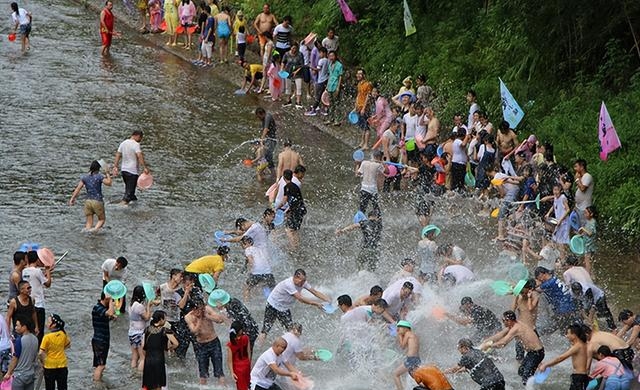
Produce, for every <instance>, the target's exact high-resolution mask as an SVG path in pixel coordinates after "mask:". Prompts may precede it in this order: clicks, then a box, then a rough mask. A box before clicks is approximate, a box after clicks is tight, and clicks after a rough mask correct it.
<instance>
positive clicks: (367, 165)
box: [358, 160, 384, 194]
mask: <svg viewBox="0 0 640 390" xmlns="http://www.w3.org/2000/svg"><path fill="white" fill-rule="evenodd" d="M358 173H360V174H361V175H362V183H361V185H360V189H361V190H362V191H367V192H368V193H370V194H377V193H378V175H379V174H381V173H384V165H382V164H381V163H379V162H377V161H370V160H365V161H363V162H362V163H360V168H358Z"/></svg>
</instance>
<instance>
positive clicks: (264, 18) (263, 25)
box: [253, 4, 278, 57]
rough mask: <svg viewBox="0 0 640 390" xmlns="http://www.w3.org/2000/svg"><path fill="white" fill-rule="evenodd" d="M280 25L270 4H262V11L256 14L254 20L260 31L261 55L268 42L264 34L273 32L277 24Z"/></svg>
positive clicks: (255, 27)
mask: <svg viewBox="0 0 640 390" xmlns="http://www.w3.org/2000/svg"><path fill="white" fill-rule="evenodd" d="M277 25H278V20H277V19H276V17H275V16H274V15H273V14H272V13H271V9H270V7H269V4H265V5H263V6H262V12H261V13H259V14H258V16H256V20H254V21H253V28H254V29H255V30H256V32H257V33H258V39H259V40H260V57H262V56H263V55H264V45H265V44H266V43H267V38H266V37H265V36H264V35H263V34H264V33H266V32H271V31H272V30H273V28H274V27H275V26H277Z"/></svg>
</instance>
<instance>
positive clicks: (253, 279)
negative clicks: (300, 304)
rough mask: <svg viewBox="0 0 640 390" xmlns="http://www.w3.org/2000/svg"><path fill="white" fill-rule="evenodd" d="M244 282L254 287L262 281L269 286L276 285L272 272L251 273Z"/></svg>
mask: <svg viewBox="0 0 640 390" xmlns="http://www.w3.org/2000/svg"><path fill="white" fill-rule="evenodd" d="M245 283H246V285H247V286H249V287H255V286H257V285H259V284H261V283H262V284H264V285H266V286H267V287H269V288H274V287H275V286H276V279H275V278H274V277H273V274H259V275H254V274H251V275H249V277H248V278H247V280H246V281H245Z"/></svg>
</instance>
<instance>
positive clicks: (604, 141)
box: [598, 102, 621, 161]
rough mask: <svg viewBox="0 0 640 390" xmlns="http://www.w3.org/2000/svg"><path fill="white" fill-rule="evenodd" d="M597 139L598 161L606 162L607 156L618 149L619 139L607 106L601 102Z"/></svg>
mask: <svg viewBox="0 0 640 390" xmlns="http://www.w3.org/2000/svg"><path fill="white" fill-rule="evenodd" d="M598 139H599V140H600V160H602V161H606V160H607V155H608V154H609V153H611V152H613V151H614V150H616V149H618V148H620V146H621V145H620V138H618V133H616V129H615V127H613V123H612V122H611V117H610V116H609V112H608V111H607V106H605V105H604V102H602V106H600V121H599V123H598Z"/></svg>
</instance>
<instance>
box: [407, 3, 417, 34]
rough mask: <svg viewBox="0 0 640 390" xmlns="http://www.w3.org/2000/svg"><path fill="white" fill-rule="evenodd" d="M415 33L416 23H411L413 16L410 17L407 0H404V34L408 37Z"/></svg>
mask: <svg viewBox="0 0 640 390" xmlns="http://www.w3.org/2000/svg"><path fill="white" fill-rule="evenodd" d="M415 33H416V25H415V24H413V17H411V11H410V10H409V4H407V0H404V36H405V37H408V36H409V35H411V34H415Z"/></svg>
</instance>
